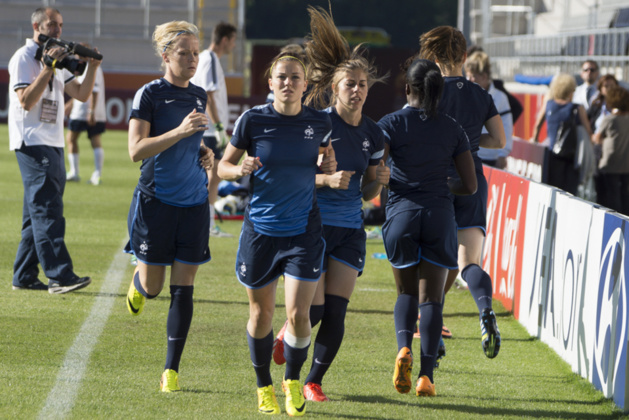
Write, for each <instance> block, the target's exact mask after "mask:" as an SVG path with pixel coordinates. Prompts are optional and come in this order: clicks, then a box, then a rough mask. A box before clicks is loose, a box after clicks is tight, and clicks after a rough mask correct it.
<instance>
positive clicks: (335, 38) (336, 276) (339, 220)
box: [273, 7, 389, 401]
mask: <svg viewBox="0 0 629 420" xmlns="http://www.w3.org/2000/svg"><path fill="white" fill-rule="evenodd" d="M308 12H309V14H310V30H311V32H312V35H311V40H310V41H309V42H308V43H307V44H306V53H307V54H308V57H309V58H308V62H309V65H310V67H309V71H308V74H310V75H312V77H311V80H310V82H312V84H311V85H310V86H311V90H310V92H309V94H308V96H307V99H306V103H307V104H309V103H314V104H315V105H317V106H322V105H323V106H327V105H329V104H331V105H332V106H329V107H328V108H326V109H325V112H327V113H328V114H329V115H330V118H331V120H332V136H331V142H332V143H333V147H334V152H335V156H336V159H337V170H338V171H337V172H336V173H334V174H331V175H327V174H323V173H320V174H317V187H318V188H317V202H318V204H319V208H320V210H321V219H322V222H323V232H324V235H323V237H324V239H325V257H324V260H323V268H322V270H321V273H322V274H321V278H320V280H319V285H318V287H317V292H316V294H315V298H314V301H313V303H312V306H311V307H310V323H311V325H312V326H315V325H316V324H318V323H319V321H321V326H320V327H319V332H318V333H317V337H316V339H315V344H314V353H313V361H312V366H311V368H310V373H309V374H308V377H307V378H306V381H305V382H306V384H305V386H304V396H305V398H306V399H307V400H310V401H329V399H328V397H327V396H326V395H325V394H324V393H323V391H322V390H321V382H322V380H323V376H324V375H325V373H326V372H327V370H328V368H329V367H330V365H331V364H332V362H333V360H334V357H335V356H336V353H337V352H338V350H339V348H340V347H341V342H342V341H343V335H344V333H345V313H346V311H347V305H348V303H349V298H350V297H351V295H352V292H353V291H354V286H355V285H356V278H357V277H358V276H359V275H360V274H362V271H363V267H364V265H365V253H366V249H365V240H366V238H365V228H364V225H363V218H362V199H364V200H371V199H372V198H374V197H376V196H377V195H379V194H380V191H381V190H382V186H383V185H387V184H388V183H389V168H388V167H386V166H385V165H384V162H383V161H382V160H381V159H382V155H383V153H384V136H383V133H382V130H381V129H380V128H379V127H378V126H377V125H376V123H375V122H373V121H372V120H371V119H370V118H369V117H367V116H365V115H363V114H362V109H363V105H364V104H365V100H366V99H367V94H368V91H369V87H370V86H371V85H373V84H374V83H375V82H376V81H379V80H380V79H379V78H378V76H377V71H376V69H375V67H373V66H372V65H370V63H369V62H368V61H367V59H365V58H364V57H363V56H362V55H361V50H360V47H356V48H354V49H353V50H350V48H349V45H348V43H347V41H346V40H345V39H344V38H343V37H342V36H341V34H340V33H339V31H338V30H337V28H336V26H335V25H334V21H333V20H332V17H331V16H330V15H328V14H327V13H326V12H324V11H323V10H321V9H315V8H312V7H310V8H308ZM284 331H285V329H284V328H283V329H282V330H281V331H280V333H279V334H278V336H277V338H276V340H275V343H274V348H273V359H274V360H275V361H276V363H279V364H282V363H284V361H285V359H284V343H283V341H282V340H283V338H284Z"/></svg>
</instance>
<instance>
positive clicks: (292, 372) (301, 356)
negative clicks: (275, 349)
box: [284, 340, 310, 379]
mask: <svg viewBox="0 0 629 420" xmlns="http://www.w3.org/2000/svg"><path fill="white" fill-rule="evenodd" d="M309 348H310V344H308V345H307V346H306V347H304V348H301V349H298V348H296V347H292V346H290V345H288V344H286V340H284V357H285V358H286V372H285V373H284V379H299V374H300V373H301V368H302V367H303V366H304V363H305V362H306V359H307V358H308V349H309Z"/></svg>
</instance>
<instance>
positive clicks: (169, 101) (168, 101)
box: [165, 99, 174, 104]
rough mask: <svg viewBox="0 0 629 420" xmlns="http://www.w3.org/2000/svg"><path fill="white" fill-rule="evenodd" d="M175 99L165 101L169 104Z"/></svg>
mask: <svg viewBox="0 0 629 420" xmlns="http://www.w3.org/2000/svg"><path fill="white" fill-rule="evenodd" d="M173 101H174V99H166V100H165V102H166V103H167V104H169V103H171V102H173Z"/></svg>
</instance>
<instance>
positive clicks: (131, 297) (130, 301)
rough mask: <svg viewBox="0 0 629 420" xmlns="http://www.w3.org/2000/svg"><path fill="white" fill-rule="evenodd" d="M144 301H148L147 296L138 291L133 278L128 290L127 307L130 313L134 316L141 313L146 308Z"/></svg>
mask: <svg viewBox="0 0 629 420" xmlns="http://www.w3.org/2000/svg"><path fill="white" fill-rule="evenodd" d="M144 302H146V298H145V297H144V296H142V294H140V292H138V290H137V289H136V288H135V285H134V284H133V280H131V285H130V286H129V291H128V292H127V309H129V313H130V314H131V315H133V316H138V315H140V314H141V313H142V310H143V309H144Z"/></svg>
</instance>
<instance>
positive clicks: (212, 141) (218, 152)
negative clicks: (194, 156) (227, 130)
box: [203, 136, 223, 160]
mask: <svg viewBox="0 0 629 420" xmlns="http://www.w3.org/2000/svg"><path fill="white" fill-rule="evenodd" d="M203 144H205V147H207V148H208V149H211V150H212V151H213V152H214V159H216V160H221V159H222V158H223V149H221V148H220V147H218V140H217V139H216V137H214V136H208V137H203Z"/></svg>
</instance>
